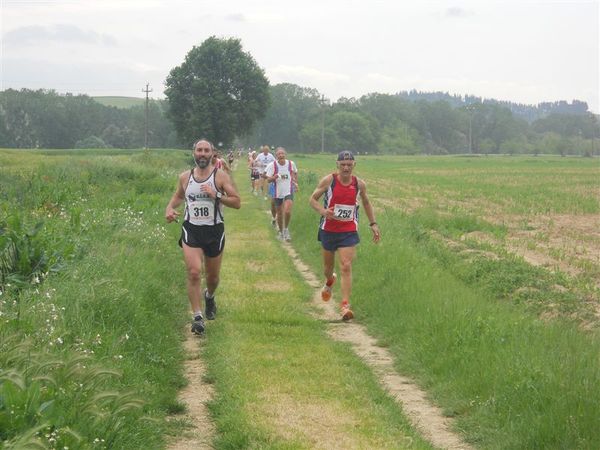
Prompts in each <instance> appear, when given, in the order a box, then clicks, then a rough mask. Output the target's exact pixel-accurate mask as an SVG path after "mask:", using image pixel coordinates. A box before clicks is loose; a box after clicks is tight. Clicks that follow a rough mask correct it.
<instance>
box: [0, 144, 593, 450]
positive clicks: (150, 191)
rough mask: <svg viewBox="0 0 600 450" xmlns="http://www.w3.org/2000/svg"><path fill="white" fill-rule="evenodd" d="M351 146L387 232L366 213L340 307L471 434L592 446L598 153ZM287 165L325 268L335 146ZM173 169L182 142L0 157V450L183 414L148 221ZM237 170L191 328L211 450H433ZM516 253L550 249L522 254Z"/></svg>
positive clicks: (171, 276)
mask: <svg viewBox="0 0 600 450" xmlns="http://www.w3.org/2000/svg"><path fill="white" fill-rule="evenodd" d="M358 158H359V159H358V165H357V169H356V171H357V174H358V175H359V176H362V177H364V178H365V179H366V180H367V185H368V187H369V193H370V197H371V198H372V200H373V202H374V203H375V206H376V211H377V213H378V217H377V220H378V222H379V224H380V227H381V229H382V232H383V241H382V243H381V245H378V246H375V245H372V244H370V243H369V242H368V241H369V239H368V237H369V232H368V229H366V227H364V225H365V224H364V223H363V224H362V226H363V227H364V228H361V234H362V237H363V241H362V243H361V244H360V246H359V248H358V257H357V260H356V265H355V290H354V294H353V298H352V302H353V309H354V310H355V313H356V315H357V319H356V320H357V321H360V323H363V324H366V325H367V326H368V328H369V330H370V332H371V333H372V334H373V335H374V336H376V337H377V338H378V340H379V343H380V345H383V346H386V347H388V348H389V350H390V351H391V352H392V354H393V355H394V359H395V367H396V369H397V370H398V371H399V372H400V373H403V374H407V375H410V376H411V377H412V378H413V379H414V380H416V381H417V382H418V383H419V384H420V385H421V386H422V387H423V388H424V389H425V390H426V391H427V392H428V393H429V395H430V398H431V399H432V401H434V402H435V403H437V404H438V405H440V406H441V407H442V408H443V410H444V412H445V414H447V415H448V416H452V417H454V418H455V419H456V423H457V427H458V431H459V432H460V433H462V435H463V436H464V438H465V439H466V440H467V441H468V442H470V443H471V444H473V445H474V446H475V447H480V448H589V449H593V448H598V446H600V434H599V430H598V427H597V423H596V418H597V417H598V414H599V411H598V407H599V406H598V405H600V398H599V397H598V396H599V393H598V390H597V389H596V381H597V380H598V379H599V376H600V361H599V360H598V358H597V355H598V353H599V351H600V339H599V335H598V330H599V329H600V327H598V324H599V318H598V309H597V308H598V302H599V300H598V284H597V283H598V280H599V277H598V275H599V270H598V267H599V266H600V261H598V260H597V254H598V253H592V250H593V249H594V248H597V246H598V242H599V241H600V237H599V236H598V235H597V233H595V232H594V231H593V230H594V229H596V230H597V228H598V227H595V228H594V227H593V226H592V227H590V230H592V231H590V232H582V231H581V230H582V229H583V228H580V225H579V224H580V223H591V224H592V225H593V224H594V223H596V221H598V218H599V216H600V205H599V203H600V199H599V198H598V196H597V190H595V187H597V180H598V176H599V175H600V174H599V169H598V167H597V166H596V165H590V164H589V160H587V159H581V158H560V157H554V158H549V157H541V156H540V157H520V158H508V157H491V156H490V157H487V158H484V157H479V158H477V157H468V158H465V157H427V158H425V157H392V156H368V157H366V156H359V157H358ZM292 159H294V160H295V161H296V163H297V165H298V167H299V169H300V171H301V177H300V192H299V193H298V196H297V198H296V202H295V207H294V216H293V220H292V224H291V226H292V227H291V232H292V238H293V241H292V245H293V246H294V247H295V248H296V249H297V251H298V252H299V253H300V254H301V256H302V258H303V260H305V261H306V262H307V263H308V264H310V265H311V266H312V268H313V270H314V272H315V273H320V254H319V247H318V243H317V242H316V227H317V222H318V217H317V215H316V213H315V212H314V211H313V210H312V209H310V208H309V207H308V205H307V197H308V195H309V194H310V192H311V191H312V188H313V187H314V186H315V185H316V183H317V181H318V179H319V178H320V177H321V176H322V175H324V174H325V173H327V172H329V171H330V170H333V167H334V162H333V161H332V158H331V156H328V155H306V154H296V155H293V156H292ZM188 163H189V152H183V151H179V150H171V151H140V150H130V151H123V150H110V151H98V150H93V151H91V150H76V151H56V150H54V151H42V150H38V151H14V150H13V151H10V150H2V151H0V175H1V176H0V212H1V215H0V262H1V264H0V269H1V273H2V278H1V279H0V286H1V287H0V290H1V292H2V294H1V295H0V347H1V348H0V440H1V441H2V445H3V446H4V448H24V447H26V446H27V445H30V446H33V445H38V447H39V448H64V447H69V448H132V449H135V448H140V449H141V448H162V447H163V446H164V445H165V442H166V441H167V440H169V439H172V436H175V435H179V434H181V433H182V432H183V431H184V430H185V428H186V427H187V426H189V425H190V424H186V423H184V422H183V421H181V420H177V413H178V412H181V411H182V410H183V408H184V407H183V405H181V404H180V403H179V402H178V401H177V400H176V393H177V391H178V389H180V388H181V387H182V386H183V384H184V383H185V380H184V379H183V378H182V363H183V358H184V355H183V351H182V348H181V339H182V333H184V332H186V333H187V323H188V322H187V321H188V313H187V303H186V298H185V295H186V294H185V282H184V281H185V280H184V268H183V264H182V261H181V253H180V250H179V249H178V247H177V245H176V240H177V237H178V232H179V231H178V227H177V226H167V225H166V224H165V223H164V218H163V215H162V212H163V210H164V205H165V204H166V201H167V200H168V198H169V197H170V195H171V194H172V191H173V189H174V183H175V179H176V174H177V173H179V172H180V171H181V170H183V168H185V167H186V165H187V164H188ZM235 174H236V181H237V184H238V186H239V188H240V191H241V192H242V196H243V203H244V205H243V208H242V210H240V211H226V212H227V213H228V214H227V215H226V223H227V227H228V228H227V229H228V234H227V244H226V248H227V250H226V255H225V261H224V265H223V274H222V285H221V288H220V291H219V295H220V297H219V299H220V300H219V301H220V310H219V319H218V320H217V321H215V322H211V323H209V327H208V330H207V336H206V338H205V339H204V340H202V341H200V342H199V346H200V348H201V349H202V354H203V357H204V358H205V360H206V362H207V366H208V368H209V373H208V375H207V381H209V382H212V383H214V386H215V389H216V395H215V398H214V400H213V401H212V403H211V405H210V410H211V418H212V420H213V421H214V422H215V424H216V428H217V436H216V438H215V447H216V448H240V447H253V448H314V447H316V446H319V445H324V446H328V444H331V445H330V446H329V447H328V448H336V446H338V448H352V447H353V446H355V447H362V448H394V447H395V446H396V447H400V448H428V444H427V443H426V442H423V440H422V439H421V438H420V437H419V436H418V435H417V433H416V432H415V431H414V430H412V429H411V428H410V426H409V425H408V421H407V420H406V418H405V417H403V415H402V412H401V411H400V409H399V408H398V406H397V405H396V404H395V403H394V402H393V401H392V399H390V398H389V396H388V395H387V394H386V393H385V392H384V391H383V390H382V388H381V387H380V386H379V385H378V383H377V380H376V379H375V377H374V375H373V374H372V373H371V372H370V371H369V370H368V369H367V368H366V366H365V365H364V364H363V363H362V362H361V361H360V359H358V358H356V357H355V356H353V354H352V353H351V352H350V350H349V348H348V347H347V346H345V345H342V344H339V343H333V342H332V341H330V340H329V338H328V337H327V335H326V333H325V328H326V326H327V325H328V324H326V323H322V322H320V321H315V320H314V319H313V318H312V316H311V314H310V313H311V310H312V307H311V305H310V299H311V297H312V295H313V292H312V291H311V290H310V289H309V288H308V286H306V285H305V284H304V283H303V281H302V279H301V277H300V276H299V275H298V274H297V273H296V272H295V271H294V269H293V266H292V264H291V262H290V261H289V258H288V256H287V254H286V253H285V252H284V251H283V250H282V249H281V248H280V244H279V243H278V242H277V241H276V240H275V233H274V232H273V230H272V229H271V228H270V224H269V219H268V216H267V214H266V210H267V204H266V202H264V201H263V200H262V199H259V198H256V197H254V196H251V195H249V194H248V191H247V190H246V188H247V183H248V181H247V173H246V171H245V170H244V165H243V164H241V165H240V166H239V167H238V169H237V171H236V172H235ZM569 220H570V221H569ZM557 224H561V225H562V226H566V225H565V224H570V227H571V228H570V229H571V231H572V233H571V234H570V235H569V233H566V231H567V229H566V228H564V229H563V230H562V231H561V233H560V234H561V235H562V234H565V235H566V236H567V237H569V236H570V237H569V239H570V240H563V241H556V240H554V238H553V236H554V235H553V233H554V231H553V227H555V226H556V225H557ZM515 237H516V238H518V240H519V241H523V242H522V243H523V245H522V246H521V247H519V246H516V247H513V246H512V244H513V242H516V241H515V240H513V238H515ZM258 241H260V251H257V248H256V246H257V245H258ZM553 246H554V248H555V249H556V250H560V251H559V252H558V253H553V252H551V251H550V250H551V249H552V248H553ZM556 246H558V247H556ZM570 248H573V249H575V251H573V252H572V253H569V249H570ZM523 249H524V250H528V251H532V250H536V251H539V252H546V254H547V255H549V256H550V257H555V258H557V259H556V261H557V263H549V264H540V265H537V266H533V265H531V264H529V263H528V262H527V260H525V259H523V257H522V256H520V253H519V251H521V250H523ZM584 250H589V251H590V254H586V253H585V251H584ZM586 261H587V262H586ZM558 262H560V264H559V263H558ZM567 267H576V268H577V269H578V270H577V271H574V272H573V273H569V272H568V271H566V270H564V269H566V268H567ZM338 288H339V287H338ZM338 288H336V289H338ZM336 295H338V291H337V290H335V291H334V301H335V299H336ZM169 416H171V417H175V419H171V420H167V417H169ZM340 436H341V438H340V439H342V441H338V440H335V438H336V437H340ZM342 443H343V445H342Z"/></svg>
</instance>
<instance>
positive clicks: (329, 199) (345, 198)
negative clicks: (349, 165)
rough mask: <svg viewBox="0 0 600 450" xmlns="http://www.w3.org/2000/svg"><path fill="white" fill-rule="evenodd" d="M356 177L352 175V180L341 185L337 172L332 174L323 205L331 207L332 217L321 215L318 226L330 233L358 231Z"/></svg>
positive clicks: (357, 188)
mask: <svg viewBox="0 0 600 450" xmlns="http://www.w3.org/2000/svg"><path fill="white" fill-rule="evenodd" d="M359 193H360V189H359V187H358V179H357V178H356V177H355V176H354V175H352V181H351V182H350V184H348V185H343V184H342V183H341V182H340V180H339V177H338V174H336V173H334V174H333V180H332V181H331V185H330V186H329V188H328V189H327V192H325V196H324V200H323V206H324V207H325V208H326V209H329V208H332V207H333V214H334V219H326V218H325V217H321V225H320V228H321V229H322V230H325V231H328V232H331V233H348V232H353V231H358V201H357V199H358V195H359Z"/></svg>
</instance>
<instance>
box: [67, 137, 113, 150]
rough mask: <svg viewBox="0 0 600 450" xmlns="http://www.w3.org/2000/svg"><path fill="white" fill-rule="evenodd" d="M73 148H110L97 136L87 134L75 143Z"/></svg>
mask: <svg viewBox="0 0 600 450" xmlns="http://www.w3.org/2000/svg"><path fill="white" fill-rule="evenodd" d="M75 148H111V147H110V145H108V144H107V143H106V142H104V141H103V140H102V139H100V138H99V137H98V136H89V137H86V138H85V139H81V140H79V141H77V142H76V143H75Z"/></svg>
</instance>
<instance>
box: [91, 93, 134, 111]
mask: <svg viewBox="0 0 600 450" xmlns="http://www.w3.org/2000/svg"><path fill="white" fill-rule="evenodd" d="M92 98H93V99H94V100H96V101H97V102H98V103H100V104H102V105H104V106H114V107H116V108H122V109H128V108H131V107H132V106H139V105H143V104H144V102H145V101H146V100H145V99H144V98H139V97H116V96H113V97H109V96H106V97H92Z"/></svg>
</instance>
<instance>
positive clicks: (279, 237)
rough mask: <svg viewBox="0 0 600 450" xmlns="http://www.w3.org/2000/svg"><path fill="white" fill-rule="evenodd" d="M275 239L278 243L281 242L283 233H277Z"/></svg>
mask: <svg viewBox="0 0 600 450" xmlns="http://www.w3.org/2000/svg"><path fill="white" fill-rule="evenodd" d="M277 239H279V240H280V241H283V233H282V232H281V231H278V232H277Z"/></svg>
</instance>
